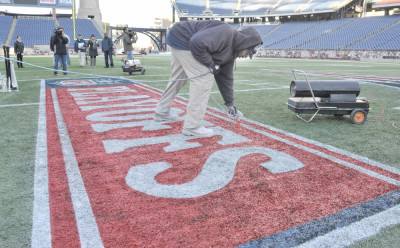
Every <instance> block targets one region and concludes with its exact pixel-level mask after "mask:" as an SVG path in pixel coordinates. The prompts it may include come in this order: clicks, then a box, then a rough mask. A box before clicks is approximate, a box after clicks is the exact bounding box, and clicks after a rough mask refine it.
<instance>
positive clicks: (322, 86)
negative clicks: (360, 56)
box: [288, 70, 369, 124]
mask: <svg viewBox="0 0 400 248" xmlns="http://www.w3.org/2000/svg"><path fill="white" fill-rule="evenodd" d="M292 72H293V77H294V80H293V81H292V82H291V84H290V95H291V97H290V98H289V100H288V107H289V109H290V110H292V111H293V112H295V113H296V114H297V117H299V118H300V119H302V120H303V121H305V122H307V123H309V122H311V121H313V120H314V118H315V117H316V116H317V115H318V114H322V115H334V116H338V117H342V116H344V115H350V119H351V121H352V123H354V124H364V123H365V121H366V120H367V115H368V112H369V102H368V100H367V99H365V98H361V97H359V95H360V91H361V89H360V84H359V82H358V81H353V80H309V79H308V75H307V73H306V72H304V71H300V70H293V71H292ZM296 75H297V76H298V75H302V76H303V77H304V80H298V78H297V77H296ZM306 114H308V115H311V117H310V118H308V119H306V118H304V117H303V115H306Z"/></svg>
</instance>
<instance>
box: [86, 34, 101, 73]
mask: <svg viewBox="0 0 400 248" xmlns="http://www.w3.org/2000/svg"><path fill="white" fill-rule="evenodd" d="M88 47H89V56H90V66H96V57H97V55H98V52H97V48H98V47H99V43H98V42H97V40H96V36H95V35H94V34H92V35H91V36H90V40H89V41H88Z"/></svg>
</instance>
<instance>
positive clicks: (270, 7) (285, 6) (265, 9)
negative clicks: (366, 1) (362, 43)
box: [175, 0, 353, 16]
mask: <svg viewBox="0 0 400 248" xmlns="http://www.w3.org/2000/svg"><path fill="white" fill-rule="evenodd" d="M352 1H353V0H313V1H310V0H280V1H276V0H265V1H259V0H243V1H241V3H240V5H239V6H238V1H237V0H211V1H210V10H211V11H212V13H213V15H217V16H218V15H220V16H234V15H235V14H234V13H235V11H236V10H238V7H239V11H240V15H242V16H260V15H281V14H303V13H324V12H335V11H337V10H338V9H340V8H342V7H344V6H346V5H347V4H349V3H351V2H352ZM175 7H176V9H177V10H178V13H180V14H185V15H188V16H202V15H204V10H205V9H206V6H205V1H203V0H196V1H193V0H176V1H175Z"/></svg>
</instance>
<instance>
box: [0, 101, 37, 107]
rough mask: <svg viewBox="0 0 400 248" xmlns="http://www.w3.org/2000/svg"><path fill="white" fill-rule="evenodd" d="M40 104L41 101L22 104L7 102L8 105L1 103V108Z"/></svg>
mask: <svg viewBox="0 0 400 248" xmlns="http://www.w3.org/2000/svg"><path fill="white" fill-rule="evenodd" d="M39 104H40V103H39V102H31V103H20V104H6V105H0V108H9V107H24V106H35V105H39Z"/></svg>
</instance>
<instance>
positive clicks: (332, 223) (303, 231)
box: [239, 190, 400, 248]
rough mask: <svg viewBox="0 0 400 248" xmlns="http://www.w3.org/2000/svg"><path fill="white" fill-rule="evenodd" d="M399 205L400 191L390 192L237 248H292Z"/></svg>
mask: <svg viewBox="0 0 400 248" xmlns="http://www.w3.org/2000/svg"><path fill="white" fill-rule="evenodd" d="M398 204H400V191H399V190H396V191H392V192H389V193H386V194H385V195H382V196H379V197H377V198H375V199H374V200H372V201H368V202H365V203H361V204H358V205H356V206H354V207H351V208H347V209H344V210H342V211H340V212H338V213H336V214H333V215H330V216H327V217H324V218H321V219H319V220H314V221H311V222H309V223H307V224H304V225H300V226H297V227H293V228H290V229H288V230H286V231H283V232H280V233H277V234H274V235H271V236H267V237H264V238H260V239H258V240H253V241H250V242H248V243H245V244H242V245H240V246H239V248H259V247H280V248H283V247H294V246H297V245H300V244H302V243H304V242H307V241H309V240H311V239H313V238H316V237H318V236H322V235H324V234H327V233H328V232H330V231H333V230H335V229H339V228H342V227H345V226H348V225H350V224H352V223H354V222H357V221H360V220H362V219H364V218H367V217H369V216H372V215H375V214H377V213H380V212H382V211H385V210H387V209H389V208H392V207H394V206H396V205H398Z"/></svg>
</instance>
